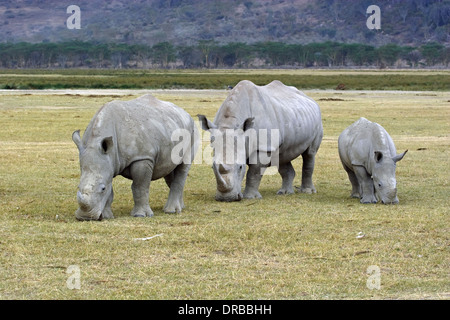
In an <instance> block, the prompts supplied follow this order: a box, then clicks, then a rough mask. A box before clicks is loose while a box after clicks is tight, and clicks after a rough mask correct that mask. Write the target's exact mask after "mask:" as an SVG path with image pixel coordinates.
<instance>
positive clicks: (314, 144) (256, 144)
mask: <svg viewBox="0 0 450 320" xmlns="http://www.w3.org/2000/svg"><path fill="white" fill-rule="evenodd" d="M198 117H199V120H200V122H201V124H202V128H203V129H204V130H207V131H210V133H211V141H212V148H213V150H214V161H213V171H214V174H215V177H216V181H217V192H216V197H215V198H216V200H218V201H239V200H241V199H242V198H247V199H251V198H261V194H260V193H259V191H258V188H259V185H260V182H261V178H262V175H263V172H264V169H265V168H266V167H269V166H275V165H276V166H278V172H279V173H280V175H281V177H282V186H281V189H280V190H278V194H291V193H294V189H293V187H292V182H293V180H294V177H295V170H294V168H293V166H292V164H291V161H292V160H294V159H295V158H297V157H298V156H299V155H302V157H303V169H302V185H301V188H300V192H304V193H313V192H316V189H315V188H314V185H313V182H312V174H313V170H314V160H315V155H316V152H317V150H318V149H319V146H320V143H321V141H322V137H323V128H322V120H321V113H320V108H319V106H318V105H317V103H316V102H315V101H314V100H312V99H311V98H309V97H307V96H306V95H305V94H304V93H302V92H301V91H299V90H297V89H296V88H294V87H290V86H285V85H284V84H283V83H281V82H280V81H273V82H271V83H270V84H268V85H266V86H257V85H255V84H254V83H252V82H250V81H247V80H244V81H241V82H239V83H238V84H237V85H236V86H235V87H234V88H233V90H232V91H231V92H230V94H229V95H228V97H227V98H226V100H225V101H224V102H223V104H222V106H221V107H220V108H219V110H218V111H217V114H216V116H215V119H214V122H211V121H210V120H208V119H207V118H206V117H205V116H204V115H198ZM233 140H234V141H235V142H236V141H237V145H234V144H232V145H231V146H230V144H229V142H230V141H233ZM239 141H241V144H240V145H239ZM218 142H219V143H218ZM218 155H220V156H218ZM229 159H231V160H229ZM239 159H240V160H239ZM262 159H264V161H263V160H262ZM246 164H248V172H247V179H246V186H245V190H244V194H242V193H241V184H242V180H243V178H244V174H245V169H246Z"/></svg>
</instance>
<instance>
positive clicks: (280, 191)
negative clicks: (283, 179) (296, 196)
mask: <svg viewBox="0 0 450 320" xmlns="http://www.w3.org/2000/svg"><path fill="white" fill-rule="evenodd" d="M293 193H294V189H292V188H291V189H280V190H278V191H277V194H293Z"/></svg>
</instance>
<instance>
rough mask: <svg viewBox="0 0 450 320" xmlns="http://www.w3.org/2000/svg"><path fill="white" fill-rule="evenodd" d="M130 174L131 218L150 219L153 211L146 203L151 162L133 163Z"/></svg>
mask: <svg viewBox="0 0 450 320" xmlns="http://www.w3.org/2000/svg"><path fill="white" fill-rule="evenodd" d="M130 174H131V179H132V180H133V183H132V185H131V190H132V191H133V199H134V208H133V210H132V211H131V215H132V216H133V217H151V216H153V211H152V209H150V205H149V203H148V194H149V191H150V182H151V181H152V175H153V162H152V161H150V160H141V161H136V162H134V163H133V164H132V165H131V167H130Z"/></svg>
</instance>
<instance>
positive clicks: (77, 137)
mask: <svg viewBox="0 0 450 320" xmlns="http://www.w3.org/2000/svg"><path fill="white" fill-rule="evenodd" d="M72 140H73V142H75V144H76V145H77V148H78V151H79V152H82V151H83V150H84V146H83V143H82V142H81V137H80V130H76V131H74V132H73V133H72Z"/></svg>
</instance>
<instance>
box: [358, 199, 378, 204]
mask: <svg viewBox="0 0 450 320" xmlns="http://www.w3.org/2000/svg"><path fill="white" fill-rule="evenodd" d="M359 202H361V203H362V204H371V203H377V199H375V198H362V199H361V200H360V201H359Z"/></svg>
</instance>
